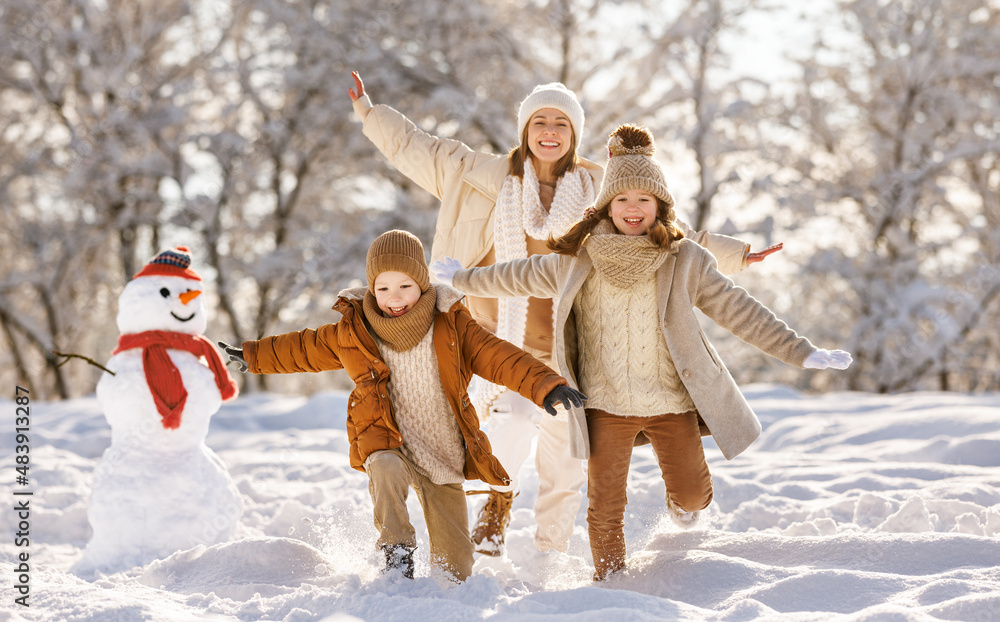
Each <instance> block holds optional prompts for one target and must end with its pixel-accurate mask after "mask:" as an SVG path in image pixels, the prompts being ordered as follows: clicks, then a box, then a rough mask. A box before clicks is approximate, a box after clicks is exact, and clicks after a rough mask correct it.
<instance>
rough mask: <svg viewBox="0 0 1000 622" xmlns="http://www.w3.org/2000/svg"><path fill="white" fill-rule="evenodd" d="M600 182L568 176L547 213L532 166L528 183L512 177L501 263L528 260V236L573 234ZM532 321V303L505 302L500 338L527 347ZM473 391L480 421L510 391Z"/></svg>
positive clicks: (503, 202)
mask: <svg viewBox="0 0 1000 622" xmlns="http://www.w3.org/2000/svg"><path fill="white" fill-rule="evenodd" d="M594 196H595V194H594V180H593V178H592V177H591V176H590V173H588V172H587V171H586V170H585V169H584V168H583V167H582V166H577V167H576V168H575V169H573V170H572V171H569V172H568V173H566V174H565V175H563V176H562V177H561V178H560V179H559V180H558V181H557V183H556V191H555V196H554V197H553V199H552V205H551V206H550V208H549V211H548V212H547V213H546V211H545V207H544V206H543V205H542V200H541V199H540V198H539V196H538V174H537V173H536V172H535V167H534V166H533V165H532V164H531V162H526V163H525V165H524V177H523V178H520V177H517V176H516V175H507V177H506V178H505V179H504V182H503V186H502V187H501V188H500V194H499V195H498V196H497V205H496V212H495V214H496V216H495V221H494V225H493V245H494V250H495V252H496V261H497V263H502V262H504V261H510V260H512V259H523V258H525V257H527V256H528V241H527V238H526V236H530V237H531V238H533V239H535V240H546V239H548V237H549V236H550V235H551V236H553V237H559V236H561V235H564V234H565V233H566V232H567V231H569V229H570V227H572V226H573V225H574V224H575V223H576V222H577V221H579V220H580V218H581V216H582V215H583V210H584V209H586V208H587V207H588V206H590V205H591V204H593V202H594ZM527 318H528V299H527V298H500V299H498V301H497V332H496V334H497V337H500V338H501V339H504V340H506V341H509V342H511V343H513V344H514V345H516V346H517V347H519V348H520V347H523V346H524V331H525V326H526V324H527ZM474 382H475V386H474V388H473V390H472V391H471V393H472V395H473V396H474V399H475V405H476V409H477V410H478V411H479V413H480V416H483V417H485V416H487V415H488V413H489V407H490V406H491V405H492V404H493V401H494V400H496V398H497V397H499V396H500V394H501V393H502V392H503V391H504V388H503V387H501V386H498V385H495V384H492V383H489V382H486V381H484V380H482V379H480V378H478V377H477V378H475V379H474Z"/></svg>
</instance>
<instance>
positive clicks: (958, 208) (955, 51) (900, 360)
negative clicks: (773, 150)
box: [784, 0, 1000, 391]
mask: <svg viewBox="0 0 1000 622" xmlns="http://www.w3.org/2000/svg"><path fill="white" fill-rule="evenodd" d="M839 12H840V15H841V16H842V18H843V20H844V32H846V33H848V34H849V35H850V36H848V37H838V38H836V39H835V38H833V37H831V38H829V39H825V38H823V39H821V40H820V42H819V44H818V45H817V47H816V49H815V50H814V51H813V54H812V57H811V58H809V59H805V60H802V69H803V73H802V88H801V91H800V94H799V96H798V100H797V101H796V104H795V107H794V108H793V110H792V111H791V112H790V114H789V116H788V124H789V127H791V128H793V129H794V130H795V131H796V140H802V141H805V142H802V144H800V145H797V149H795V150H794V151H795V152H796V153H797V156H795V157H793V156H791V155H790V156H789V161H788V162H787V164H789V165H790V166H791V167H792V168H794V170H795V171H796V175H795V176H794V177H793V178H792V179H791V180H790V181H789V183H788V184H787V186H786V188H787V190H788V192H787V196H786V197H784V199H785V200H786V201H787V202H788V204H789V205H791V206H792V207H794V214H795V218H796V219H797V221H798V222H797V223H795V225H794V226H795V229H796V231H795V233H794V236H795V237H796V238H797V239H799V240H802V241H803V242H808V243H809V244H810V245H814V246H815V252H814V253H813V254H812V255H811V256H810V257H809V258H808V259H807V261H806V263H805V265H804V266H803V267H804V269H803V273H802V274H801V277H800V278H799V279H798V281H797V287H795V288H794V289H793V290H792V292H791V295H792V296H793V297H794V298H795V299H796V300H797V301H798V302H799V303H800V304H799V305H797V309H798V312H799V313H798V315H799V316H800V317H802V318H803V322H801V323H809V322H808V318H809V317H814V318H821V320H817V321H816V322H815V327H816V329H815V330H811V331H810V334H815V333H820V334H821V333H822V332H823V331H824V330H825V331H826V333H827V334H828V335H836V334H840V335H842V336H841V337H840V339H839V340H837V339H836V338H832V339H834V342H835V343H837V342H838V341H839V342H841V343H842V339H843V337H845V336H846V337H847V338H848V342H847V343H846V344H844V345H845V347H846V348H847V349H849V350H851V351H853V352H854V354H855V359H856V364H855V365H854V366H853V367H852V368H851V369H850V371H849V372H848V374H847V377H848V378H849V386H850V388H853V389H860V390H875V391H897V390H905V389H915V388H942V389H961V390H969V389H982V388H991V389H993V390H996V389H997V388H998V385H997V378H996V374H995V373H993V372H990V371H987V370H989V369H996V351H997V350H996V341H995V339H996V338H995V337H994V336H992V335H993V334H994V333H995V327H996V326H997V324H998V321H1000V270H998V267H997V266H998V263H997V259H998V255H997V253H998V241H1000V239H998V237H997V233H996V231H997V230H996V228H995V224H996V222H997V194H996V187H997V181H998V171H997V157H998V154H1000V136H998V134H1000V128H998V126H997V121H996V119H997V118H998V117H1000V89H998V88H997V85H998V84H1000V57H998V56H997V55H996V51H995V50H996V42H997V41H1000V11H998V9H997V8H996V7H995V6H990V5H989V4H986V5H984V4H983V3H981V2H975V1H972V0H910V1H905V2H885V1H877V0H855V1H851V2H842V3H840V4H839ZM789 153H791V152H789ZM991 224H992V225H994V226H993V227H991V226H990V225H991ZM842 331H849V334H846V333H845V332H842Z"/></svg>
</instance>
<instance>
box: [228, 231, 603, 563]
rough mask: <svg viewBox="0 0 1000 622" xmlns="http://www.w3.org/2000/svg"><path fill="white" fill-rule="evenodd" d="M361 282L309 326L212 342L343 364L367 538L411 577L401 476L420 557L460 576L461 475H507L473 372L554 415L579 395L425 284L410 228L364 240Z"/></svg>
mask: <svg viewBox="0 0 1000 622" xmlns="http://www.w3.org/2000/svg"><path fill="white" fill-rule="evenodd" d="M366 277H367V285H368V287H367V288H355V289H347V290H344V291H342V292H340V298H339V299H338V300H337V303H336V304H335V305H334V307H333V308H334V309H335V310H337V311H339V312H340V313H341V314H342V315H343V317H342V318H341V320H340V321H339V322H336V323H334V324H326V325H324V326H320V327H319V328H317V329H315V330H313V329H306V330H303V331H299V332H294V333H288V334H285V335H277V336H274V337H266V338H264V339H261V340H259V341H246V342H244V343H243V348H242V350H241V349H240V348H235V347H233V346H229V345H226V344H224V343H221V342H220V344H219V345H220V346H221V347H222V348H223V349H224V350H225V351H226V353H227V354H228V355H229V356H230V359H232V360H235V361H237V362H240V363H241V364H245V365H246V366H247V367H248V368H249V371H251V372H252V373H258V374H278V373H295V372H319V371H325V370H330V369H341V368H343V369H346V370H347V372H348V373H349V374H350V376H351V378H352V380H354V382H355V384H356V385H357V386H356V387H355V389H354V391H353V392H352V393H351V396H350V398H349V401H348V408H347V434H348V438H349V440H350V442H351V456H350V457H351V466H353V467H354V468H356V469H358V470H361V471H364V472H366V473H367V474H368V482H369V491H370V493H371V496H372V503H373V505H374V514H375V527H376V528H377V529H378V532H379V537H378V546H379V548H381V549H382V551H383V552H384V554H385V563H386V570H389V569H393V568H399V569H401V570H402V572H403V575H404V576H406V577H408V578H413V551H414V549H415V548H416V537H415V532H414V529H413V526H412V524H410V520H409V515H408V513H407V510H406V497H407V494H408V493H409V488H411V487H412V488H413V489H414V490H415V491H416V493H417V497H418V499H419V500H420V504H421V506H422V507H423V510H424V518H425V520H426V523H427V531H428V536H429V540H430V548H431V551H430V559H431V565H432V566H434V567H436V568H440V569H442V570H444V571H445V572H447V573H448V574H449V575H450V576H451V577H452V578H453V579H454V580H455V581H458V582H460V581H464V580H465V579H466V578H467V577H468V576H469V575H470V574H471V572H472V564H473V544H472V540H471V539H470V536H469V520H468V510H467V508H466V501H465V492H464V490H463V488H462V483H463V482H464V481H465V480H466V479H481V480H483V481H484V482H486V483H487V484H495V485H507V484H509V483H510V477H509V476H508V474H507V472H506V471H504V468H503V466H501V465H500V462H499V461H498V460H497V459H496V458H495V457H494V456H493V454H492V452H491V448H490V443H489V440H488V439H487V438H486V435H485V434H483V432H481V431H480V429H479V417H478V416H477V414H476V411H475V409H474V408H473V407H472V404H471V402H470V400H469V396H468V386H469V381H470V380H471V379H472V375H473V374H477V375H479V376H482V377H483V378H486V379H487V380H489V381H490V382H494V383H496V384H501V385H504V386H506V387H508V388H509V389H510V390H512V391H516V392H517V393H519V394H520V395H522V396H524V397H525V398H527V399H530V400H531V401H533V402H534V403H535V404H537V405H539V406H542V407H544V408H545V409H546V411H547V412H548V413H549V414H551V415H553V416H554V415H555V414H556V411H555V404H556V402H561V403H562V404H563V405H564V406H566V408H569V407H570V406H571V405H574V406H577V407H580V406H582V404H583V399H585V398H584V396H583V394H581V393H580V392H578V391H576V390H575V389H573V388H571V387H569V386H567V383H566V380H565V379H563V378H562V377H561V376H559V375H558V374H556V373H555V372H553V371H552V370H551V369H549V368H548V367H546V366H545V365H543V364H542V363H540V362H539V361H538V360H537V359H535V358H534V357H532V356H531V355H529V354H527V353H525V352H524V351H522V350H521V349H519V348H517V347H515V346H514V345H512V344H510V343H508V342H506V341H503V340H502V339H499V338H497V337H495V336H493V335H492V334H490V333H489V332H488V331H487V330H485V329H483V328H481V327H480V326H479V325H478V324H476V322H475V320H473V319H472V316H471V315H470V314H469V311H468V309H466V308H465V306H464V305H463V304H462V303H461V299H462V296H463V294H462V293H460V292H458V291H457V290H455V289H453V288H451V287H449V286H447V285H440V284H437V285H433V286H432V285H431V283H430V278H429V275H428V271H427V262H426V260H425V259H424V249H423V245H422V244H421V243H420V240H419V239H417V237H416V236H414V235H413V234H411V233H408V232H406V231H399V230H395V231H389V232H387V233H384V234H382V235H381V236H379V237H378V238H377V239H376V240H375V241H374V242H373V243H372V245H371V247H370V248H369V249H368V256H367V259H366Z"/></svg>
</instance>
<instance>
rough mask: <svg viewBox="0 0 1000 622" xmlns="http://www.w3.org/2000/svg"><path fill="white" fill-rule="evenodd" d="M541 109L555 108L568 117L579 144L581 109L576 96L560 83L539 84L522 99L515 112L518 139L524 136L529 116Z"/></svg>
mask: <svg viewBox="0 0 1000 622" xmlns="http://www.w3.org/2000/svg"><path fill="white" fill-rule="evenodd" d="M542 108H555V109H556V110H558V111H560V112H562V113H563V114H565V115H566V116H567V117H569V122H570V123H571V124H572V125H573V136H574V137H575V138H576V144H577V145H579V144H580V137H581V136H582V135H583V121H584V118H583V107H582V106H580V102H579V101H577V99H576V94H575V93H573V91H571V90H569V89H568V88H566V86H565V85H563V84H562V83H561V82H549V83H548V84H539V85H538V86H536V87H535V88H534V89H532V90H531V93H530V94H528V96H527V97H525V98H524V101H522V102H521V107H520V109H519V110H518V112H517V136H518V139H520V137H521V136H522V135H524V128H525V127H526V126H527V125H528V121H530V120H531V116H532V115H533V114H535V113H536V112H538V111H539V110H541V109H542Z"/></svg>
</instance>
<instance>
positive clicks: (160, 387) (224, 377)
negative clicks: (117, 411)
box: [112, 330, 238, 430]
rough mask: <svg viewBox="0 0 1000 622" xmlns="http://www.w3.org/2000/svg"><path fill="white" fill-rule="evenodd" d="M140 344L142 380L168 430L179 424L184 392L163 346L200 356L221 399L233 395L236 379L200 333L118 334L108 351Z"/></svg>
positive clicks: (127, 348) (176, 370) (147, 332)
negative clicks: (205, 362)
mask: <svg viewBox="0 0 1000 622" xmlns="http://www.w3.org/2000/svg"><path fill="white" fill-rule="evenodd" d="M135 348H142V369H143V371H144V372H145V374H146V384H148V385H149V392H150V393H152V394H153V402H154V403H155V404H156V410H157V412H159V413H160V420H161V423H162V424H163V427H164V428H166V429H168V430H172V429H177V428H179V427H180V425H181V413H182V412H183V411H184V404H185V403H186V402H187V396H188V392H187V389H185V388H184V379H183V378H182V377H181V373H180V371H179V370H178V369H177V366H176V365H174V362H173V361H172V360H170V354H169V353H168V352H167V350H184V351H186V352H190V353H191V354H193V355H195V356H196V357H199V358H200V357H204V358H205V361H207V362H208V368H209V369H211V370H212V373H213V374H215V385H216V386H217V387H218V388H219V393H220V394H221V395H222V400H223V401H225V400H228V399H229V398H232V397H236V394H237V392H238V390H237V388H236V382H234V381H233V378H232V376H230V375H229V370H227V369H226V365H225V363H223V362H222V357H221V356H219V351H218V350H216V349H215V345H214V344H213V343H212V342H211V341H209V340H208V339H206V338H205V337H203V336H202V335H189V334H187V333H174V332H170V331H165V330H147V331H145V332H142V333H132V334H128V335H121V336H119V337H118V347H117V348H115V351H114V352H113V353H112V354H118V353H119V352H122V351H124V350H132V349H135Z"/></svg>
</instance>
